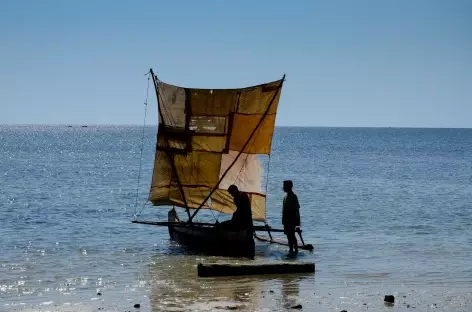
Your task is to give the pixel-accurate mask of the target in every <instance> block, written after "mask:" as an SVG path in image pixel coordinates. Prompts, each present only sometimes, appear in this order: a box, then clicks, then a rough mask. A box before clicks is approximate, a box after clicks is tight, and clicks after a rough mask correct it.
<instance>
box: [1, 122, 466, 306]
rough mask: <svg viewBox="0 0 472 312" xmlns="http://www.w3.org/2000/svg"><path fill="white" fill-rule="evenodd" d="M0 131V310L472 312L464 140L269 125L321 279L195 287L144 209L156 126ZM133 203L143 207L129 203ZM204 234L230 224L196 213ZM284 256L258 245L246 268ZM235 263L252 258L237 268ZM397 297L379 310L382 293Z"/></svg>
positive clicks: (214, 281)
mask: <svg viewBox="0 0 472 312" xmlns="http://www.w3.org/2000/svg"><path fill="white" fill-rule="evenodd" d="M142 134H143V129H142V127H140V126H88V127H81V126H72V127H67V126H65V125H64V126H34V125H31V126H5V125H4V126H0V237H1V244H0V311H134V310H136V311H138V309H137V308H134V305H135V304H140V308H139V311H225V310H237V311H285V310H291V307H293V306H296V305H302V311H341V310H347V311H349V312H352V311H470V310H471V309H472V293H471V289H472V217H471V213H472V129H418V128H411V129H400V128H277V130H276V133H275V137H274V141H273V146H272V154H271V162H270V170H269V171H268V177H269V180H268V181H269V183H268V194H269V195H268V199H267V201H268V205H267V215H268V222H269V224H270V225H271V226H273V227H279V228H280V227H281V204H282V198H283V195H284V194H283V191H282V181H283V180H286V179H291V180H292V181H293V182H294V191H295V193H296V194H297V195H298V198H299V201H300V204H301V219H302V230H303V238H304V240H305V242H306V243H311V244H312V245H313V246H314V250H313V251H312V252H309V251H301V252H300V254H299V256H298V259H299V260H300V261H312V262H315V263H316V273H315V274H299V275H285V276H252V277H240V278H228V277H225V278H221V277H220V278H198V277H197V273H196V265H197V264H198V263H199V262H203V263H209V262H218V261H225V259H222V258H217V257H209V256H202V255H194V254H188V253H186V251H185V250H184V249H182V248H181V247H180V246H178V245H177V244H176V243H175V242H172V241H171V240H170V239H169V235H168V233H167V228H165V227H155V226H149V225H140V224H134V223H131V221H132V220H134V218H135V215H139V219H141V220H162V221H165V220H166V218H167V211H168V208H163V207H152V206H150V205H146V198H147V194H148V191H149V186H150V182H151V174H152V168H153V159H154V147H155V136H156V127H155V126H149V127H146V128H145V131H144V141H143V153H142V159H141V175H140V179H139V188H138V173H139V168H140V150H141V136H142ZM137 195H138V196H137ZM204 217H207V218H208V219H207V221H210V222H213V221H214V219H213V218H214V217H216V218H218V219H219V220H222V219H224V218H225V216H222V215H218V214H215V215H214V216H213V215H212V214H209V213H206V214H205V213H204V214H202V216H201V217H200V218H201V220H200V221H203V220H204ZM287 251H288V250H287V247H285V246H279V245H268V244H263V243H257V245H256V260H255V261H259V262H269V261H275V260H280V259H283V258H284V257H285V255H286V254H287ZM235 261H239V262H244V261H248V260H235ZM390 294H391V295H394V296H395V304H394V306H393V307H392V306H387V305H385V304H384V302H383V299H384V296H385V295H390Z"/></svg>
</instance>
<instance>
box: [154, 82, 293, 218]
mask: <svg viewBox="0 0 472 312" xmlns="http://www.w3.org/2000/svg"><path fill="white" fill-rule="evenodd" d="M152 75H153V81H154V86H155V89H156V94H157V98H158V112H159V117H158V118H159V127H158V133H157V145H156V152H155V162H154V171H153V176H152V184H151V188H150V192H149V201H151V202H152V203H153V205H155V206H163V205H165V206H168V205H173V206H177V207H182V208H186V209H187V211H189V209H193V210H194V213H195V209H196V210H197V211H198V209H212V210H216V211H220V212H222V213H227V214H232V213H233V212H234V211H235V210H236V207H235V206H234V203H233V200H232V197H231V195H230V194H229V193H228V191H227V189H228V187H229V186H230V185H231V184H235V185H236V186H237V187H238V188H239V190H240V191H242V192H245V193H246V194H248V196H249V198H250V200H251V206H252V216H253V220H256V221H265V219H266V194H265V190H263V188H262V185H261V184H262V174H263V170H262V165H261V162H260V160H259V158H258V155H269V154H270V153H271V145H272V137H273V133H274V127H275V119H276V114H277V108H278V103H279V99H280V94H281V89H282V83H283V80H284V79H283V78H282V79H281V80H277V81H273V82H269V83H265V84H261V85H257V86H251V87H247V88H241V89H193V88H184V87H178V86H174V85H170V84H167V83H164V82H162V81H160V80H158V79H157V77H156V76H154V74H152ZM189 216H190V213H189Z"/></svg>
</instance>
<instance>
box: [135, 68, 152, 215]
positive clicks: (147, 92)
mask: <svg viewBox="0 0 472 312" xmlns="http://www.w3.org/2000/svg"><path fill="white" fill-rule="evenodd" d="M150 78H151V72H149V73H148V83H147V89H146V100H145V101H144V123H143V132H142V136H141V150H140V156H139V170H138V185H137V187H136V200H135V202H134V219H135V220H137V219H138V216H139V215H140V214H141V212H142V211H143V209H144V206H145V205H146V203H144V205H143V208H142V209H141V211H140V212H139V214H138V215H137V214H136V209H137V207H138V197H139V181H140V180H141V168H142V159H143V148H144V129H145V127H146V115H147V105H148V97H149V83H150Z"/></svg>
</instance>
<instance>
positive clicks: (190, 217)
mask: <svg viewBox="0 0 472 312" xmlns="http://www.w3.org/2000/svg"><path fill="white" fill-rule="evenodd" d="M284 81H285V74H284V75H283V77H282V81H281V82H280V85H279V87H278V88H277V92H275V93H274V95H273V96H272V99H271V100H270V104H269V105H268V106H267V108H266V110H265V112H264V115H263V116H262V117H261V119H260V120H259V122H258V124H257V126H256V127H255V128H254V130H253V131H252V133H251V135H250V136H249V138H248V139H247V140H246V142H245V143H244V145H243V147H242V149H241V151H240V152H239V153H238V155H237V156H236V158H235V159H234V160H233V162H232V163H231V165H230V166H229V167H228V168H227V169H226V171H225V172H224V173H223V175H222V176H221V177H220V179H219V181H218V183H217V184H216V185H215V187H214V188H213V189H212V190H211V192H210V193H209V194H208V196H207V197H206V198H205V200H204V201H203V202H202V203H201V204H200V205H199V207H198V208H197V209H196V210H195V212H194V213H193V214H192V215H191V216H190V215H189V221H188V222H189V223H192V219H193V218H194V217H195V215H196V214H197V213H198V211H200V209H201V208H202V207H203V205H205V203H206V202H207V201H208V199H209V198H210V197H211V195H213V193H214V192H215V190H216V189H217V188H218V186H219V185H220V183H221V181H222V180H223V179H224V177H225V176H226V174H227V173H228V172H229V171H230V170H231V168H232V167H233V166H234V164H235V163H236V161H237V160H238V158H239V156H241V154H242V153H243V152H244V150H245V149H246V147H247V145H248V144H249V142H250V141H251V139H252V137H253V136H254V134H255V133H256V131H257V130H258V129H259V127H260V125H261V124H262V122H263V121H264V119H265V118H266V116H267V114H268V112H269V111H270V108H271V106H272V104H273V103H274V100H275V98H276V97H277V95H278V93H279V92H280V90H281V89H282V85H283V83H284ZM269 161H270V160H269ZM266 183H268V181H266Z"/></svg>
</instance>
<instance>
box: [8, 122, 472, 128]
mask: <svg viewBox="0 0 472 312" xmlns="http://www.w3.org/2000/svg"><path fill="white" fill-rule="evenodd" d="M0 126H2V127H3V126H64V127H100V126H102V127H103V126H114V127H117V126H119V127H143V126H145V127H155V126H157V124H147V125H139V124H96V123H58V124H26V123H25V124H0ZM275 128H351V129H353V128H358V129H363V128H364V129H365V128H376V129H472V126H471V127H454V126H448V127H444V126H443V127H431V126H322V125H301V126H293V125H276V126H275Z"/></svg>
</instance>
